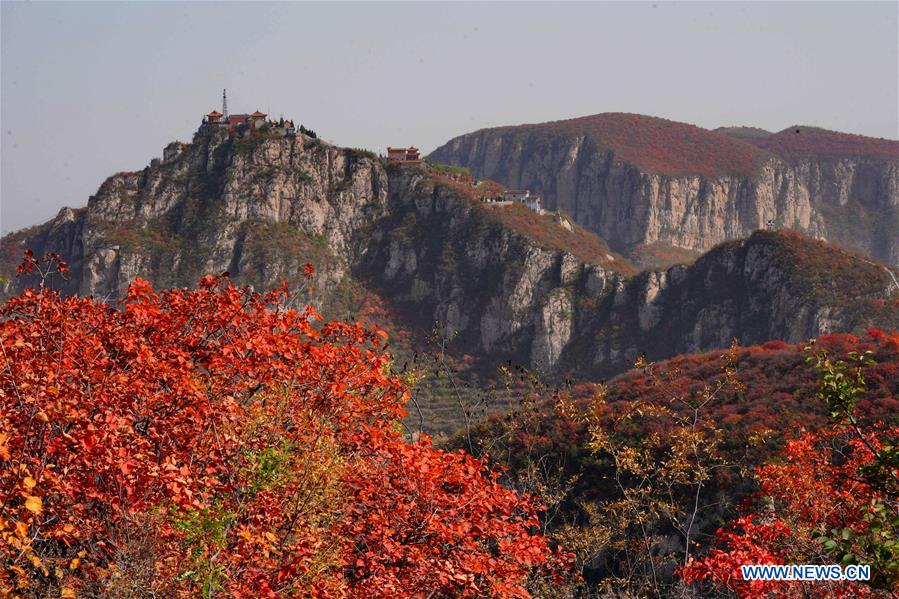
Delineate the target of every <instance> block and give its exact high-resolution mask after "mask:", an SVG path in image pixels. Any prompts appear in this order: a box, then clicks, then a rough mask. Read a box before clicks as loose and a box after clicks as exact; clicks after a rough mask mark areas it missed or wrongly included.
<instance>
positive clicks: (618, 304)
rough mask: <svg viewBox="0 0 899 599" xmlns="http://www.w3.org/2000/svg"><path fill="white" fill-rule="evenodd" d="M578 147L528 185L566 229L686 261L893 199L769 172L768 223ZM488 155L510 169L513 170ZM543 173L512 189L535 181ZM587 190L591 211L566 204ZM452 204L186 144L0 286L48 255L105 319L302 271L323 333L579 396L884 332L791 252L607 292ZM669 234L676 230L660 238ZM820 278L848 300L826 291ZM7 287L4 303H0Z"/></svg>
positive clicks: (885, 324)
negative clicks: (111, 305)
mask: <svg viewBox="0 0 899 599" xmlns="http://www.w3.org/2000/svg"><path fill="white" fill-rule="evenodd" d="M460 143H461V142H460ZM472 143H473V144H475V146H474V147H476V148H479V149H476V150H472V151H473V152H482V153H483V159H484V161H485V165H488V166H490V167H491V168H497V169H500V168H502V169H506V168H508V165H507V162H508V160H510V155H509V154H507V153H506V152H507V150H508V149H507V148H506V147H505V145H504V142H501V141H496V140H491V139H488V138H483V139H481V140H480V141H477V140H476V141H473V142H472ZM478 144H481V145H482V146H483V147H481V145H478ZM588 146H589V144H585V143H584V142H583V141H581V142H578V141H577V140H575V141H574V142H573V145H571V146H564V147H563V146H560V147H558V148H555V149H553V150H552V151H553V152H556V153H557V156H556V154H553V156H555V157H556V158H557V159H558V165H559V168H560V169H561V171H560V173H561V174H560V175H559V177H560V178H559V179H558V180H557V181H556V180H555V179H553V181H555V182H554V183H553V182H548V183H546V184H547V185H550V183H552V184H553V185H561V186H569V187H568V188H567V189H571V190H573V191H572V192H571V194H569V193H567V192H566V194H565V195H560V196H558V197H559V198H562V197H564V198H568V199H566V201H572V202H574V204H573V205H572V206H571V207H570V208H569V209H570V210H571V211H572V213H574V214H579V213H578V210H580V211H581V212H580V214H581V215H582V218H584V219H587V221H588V224H589V223H592V224H593V225H595V226H596V227H600V226H602V227H605V226H606V225H604V224H602V223H604V222H605V221H604V220H602V219H598V217H597V219H598V220H597V219H594V220H590V218H593V217H590V215H591V214H592V215H594V216H597V215H599V216H602V217H603V218H605V216H608V214H611V215H612V217H611V218H613V221H612V222H617V223H618V226H619V228H618V229H615V227H610V228H609V229H608V230H609V232H610V234H612V235H618V236H619V237H618V238H619V239H630V240H646V239H649V238H652V236H662V235H675V234H677V235H681V237H678V239H680V240H681V241H682V242H684V243H696V244H698V245H700V246H702V247H704V246H705V245H706V244H707V243H709V242H708V238H707V237H708V236H709V235H711V236H712V237H715V236H719V237H727V236H731V235H737V234H739V233H740V232H741V231H742V229H741V228H740V227H741V226H742V225H739V223H744V222H757V221H758V220H759V219H764V218H768V217H769V214H780V215H784V214H787V213H789V214H791V215H792V216H791V218H793V219H794V220H795V221H796V222H802V223H807V226H808V227H809V228H810V229H811V230H814V231H821V232H826V230H827V229H826V227H828V226H830V225H829V224H828V222H829V221H826V219H825V218H824V216H822V215H823V213H819V212H816V210H817V209H816V208H815V205H814V202H813V201H811V200H810V199H809V198H810V197H814V196H815V195H816V194H819V190H822V189H823V190H824V191H821V192H820V193H825V194H827V195H826V197H828V198H831V199H833V201H834V202H846V205H851V204H852V202H853V201H854V200H852V197H853V194H855V193H856V191H854V190H858V189H863V190H868V191H865V193H868V192H869V191H870V193H872V194H874V192H875V191H876V192H877V193H881V192H883V193H886V194H887V196H888V197H893V196H890V194H892V193H894V192H893V191H890V189H895V186H894V187H892V188H891V187H889V185H894V183H895V182H893V183H890V182H889V181H884V180H882V179H878V178H877V177H879V176H880V174H878V173H880V171H879V170H876V169H875V170H876V172H875V171H872V172H870V173H868V174H864V172H865V168H867V167H865V166H864V165H862V164H860V163H859V164H849V163H847V164H843V165H842V166H840V165H836V164H835V165H832V168H833V169H838V170H839V172H840V173H843V175H840V176H846V177H850V178H851V179H852V181H853V182H852V183H846V184H844V185H842V186H834V185H830V186H828V185H829V184H825V181H833V180H834V177H836V175H835V174H832V173H831V174H828V173H830V171H827V172H825V170H826V169H824V168H823V167H822V166H820V165H817V166H815V165H811V164H809V165H807V166H806V167H805V170H804V171H803V170H801V169H799V167H796V168H797V169H798V170H792V171H790V172H789V173H786V174H784V173H780V174H779V171H778V170H777V168H779V167H775V166H773V165H769V166H768V167H766V169H768V170H766V171H764V172H763V173H762V174H761V175H760V177H762V178H763V179H764V178H765V177H768V178H770V179H771V180H772V181H775V183H771V186H772V188H773V187H777V188H783V189H794V190H795V191H793V192H790V193H789V194H787V195H789V196H790V197H795V198H796V201H795V202H794V203H793V204H791V207H789V209H788V208H786V207H781V206H780V204H778V202H779V201H780V200H779V199H777V198H778V197H780V196H777V194H773V193H772V195H771V196H770V198H769V199H770V202H771V203H770V205H768V204H765V206H768V207H767V208H765V207H760V206H762V204H761V203H758V202H757V203H756V204H752V202H755V200H752V201H750V198H756V199H758V198H759V197H762V196H761V195H758V194H756V195H752V194H751V193H750V192H751V190H752V189H755V187H753V186H756V187H757V186H759V185H761V183H760V182H759V181H761V179H760V180H759V181H754V180H746V181H742V182H740V181H734V180H726V179H722V180H714V181H712V180H708V181H706V180H703V179H699V178H695V179H691V178H681V179H677V178H668V179H666V178H664V177H660V176H656V175H648V174H645V173H641V172H639V171H637V170H635V169H634V168H633V167H629V166H626V165H620V164H616V163H615V162H614V160H612V159H611V157H609V156H603V155H600V154H596V153H590V152H591V151H590V150H589V147H588ZM508 151H511V152H513V154H511V156H512V157H514V156H516V155H517V154H514V152H519V151H523V150H516V149H513V150H508ZM538 155H539V154H538ZM585 156H589V157H590V158H589V159H587V158H585ZM543 159H544V160H546V161H549V160H550V159H549V158H548V157H545V156H544V158H543ZM528 164H533V163H532V162H529V163H528ZM491 165H492V166H491ZM503 165H506V166H503ZM548 165H549V162H547V164H545V165H544V166H543V167H541V168H537V167H536V166H533V167H531V166H529V167H527V169H525V172H533V173H534V176H538V175H539V176H543V175H545V174H546V173H548V172H549V170H548V169H549V166H548ZM485 168H486V167H485ZM531 168H533V169H534V170H533V171H530V170H528V169H531ZM828 168H831V167H828ZM566 169H567V170H566ZM800 171H801V172H800ZM834 172H836V171H834ZM588 173H593V175H596V176H598V174H599V173H605V174H603V175H602V177H606V178H604V179H603V178H599V179H597V178H595V177H593V175H590V176H588ZM766 173H767V174H766ZM522 176H523V175H522ZM528 176H530V175H528ZM591 177H592V178H591ZM764 180H767V179H764ZM527 181H528V179H526V178H525V179H520V178H519V179H515V180H514V181H513V182H517V183H524V185H525V186H528V185H530V183H527ZM547 181H549V180H548V179H547ZM600 184H601V185H600ZM602 185H605V186H606V187H602ZM766 185H767V184H766ZM530 186H531V187H536V186H534V185H530ZM590 186H592V187H590ZM884 186H885V187H884ZM588 187H589V189H593V190H594V191H596V193H597V194H599V195H596V196H594V195H589V194H588V195H583V194H582V192H583V193H587V192H586V191H583V190H584V189H587V188H588ZM465 189H467V188H464V186H462V187H461V188H460V186H459V185H454V184H451V183H449V182H448V181H447V180H445V179H441V177H439V176H436V175H434V174H433V173H429V172H427V171H426V169H424V168H420V167H413V166H402V167H396V166H389V165H385V164H384V163H382V161H381V160H380V159H378V158H377V157H374V156H371V155H369V154H367V153H364V152H358V151H354V150H348V149H343V148H337V147H333V146H330V145H328V144H325V143H322V142H319V141H318V140H313V139H309V138H305V137H302V136H298V137H296V138H267V137H265V136H260V137H254V136H250V137H240V136H237V137H229V136H227V135H224V134H221V133H211V134H198V135H197V136H196V137H195V138H194V140H193V141H192V143H190V144H170V145H169V146H168V147H167V148H166V151H165V157H164V159H163V160H154V161H152V162H151V164H150V166H148V167H147V168H145V169H143V170H142V171H139V172H130V173H118V174H116V175H113V176H112V177H110V178H109V179H107V180H106V181H105V182H104V183H103V184H102V185H101V187H100V189H99V190H98V192H97V194H96V195H94V196H93V197H91V198H90V199H89V201H88V205H87V206H86V207H85V208H81V209H69V208H65V209H63V210H61V211H60V212H59V214H58V215H57V216H56V218H54V219H53V220H52V221H50V222H48V223H45V224H44V225H40V226H38V227H36V228H34V229H32V230H29V231H25V232H22V233H17V234H13V235H10V236H7V237H5V238H4V239H3V240H2V243H0V249H2V253H0V257H2V259H3V261H2V263H0V267H2V270H0V276H9V274H8V273H14V267H15V264H16V263H17V261H18V256H21V250H22V249H24V248H25V247H30V248H31V249H32V250H33V251H34V252H35V253H36V254H38V255H40V254H43V253H45V252H56V253H58V254H60V256H62V258H63V259H64V260H66V261H67V262H68V263H69V265H70V269H71V273H70V274H71V276H70V279H69V280H68V281H67V282H64V283H63V284H62V289H63V291H65V292H69V293H78V294H82V295H94V296H95V297H99V298H103V299H108V300H109V301H115V300H116V299H118V298H119V297H121V295H122V294H123V292H124V290H125V288H126V286H127V285H128V284H129V282H130V281H131V280H132V279H133V278H135V277H138V276H139V277H142V278H146V279H148V280H150V281H151V282H152V283H153V284H154V285H155V286H157V287H159V288H164V287H173V286H179V287H180V286H192V285H194V284H195V283H196V281H197V280H198V278H199V277H200V276H202V275H205V274H210V273H212V274H217V273H221V272H223V271H228V272H229V273H230V275H231V277H232V279H233V280H235V281H236V282H238V283H240V284H250V285H253V286H255V287H256V288H258V289H269V288H272V287H275V286H277V285H279V284H280V282H281V281H282V280H287V281H288V282H289V283H290V284H291V287H292V288H293V289H295V290H296V289H297V288H299V289H301V290H304V289H305V288H306V287H307V286H308V285H309V283H308V282H307V281H305V280H304V278H303V270H304V265H305V264H306V263H307V262H312V263H314V264H315V266H316V270H317V275H316V277H315V279H314V283H313V286H314V290H313V298H312V301H313V303H314V304H315V305H316V307H317V308H318V309H319V310H320V311H321V312H323V313H324V314H325V316H326V317H334V318H347V317H352V316H353V314H354V313H353V311H352V310H353V309H354V307H355V306H356V302H355V300H354V299H353V298H354V295H353V294H354V293H355V292H356V291H359V290H363V291H364V292H365V293H369V292H371V291H374V292H375V293H376V294H377V295H379V296H380V298H382V299H383V300H385V301H386V302H387V303H388V304H389V307H390V309H391V310H392V311H395V313H396V315H397V318H399V319H400V320H401V321H402V323H403V324H404V325H406V326H408V327H409V329H412V330H416V331H424V332H428V331H435V332H437V333H438V334H439V335H440V336H441V337H443V338H444V339H446V340H447V341H448V344H449V345H450V347H451V348H452V351H453V352H456V353H457V354H467V355H470V356H474V357H475V358H476V359H478V360H481V361H483V362H484V363H486V364H487V365H490V364H496V363H499V362H506V361H507V360H511V361H513V362H514V363H517V364H522V365H526V366H529V367H532V368H535V369H538V370H540V371H542V372H544V373H546V374H548V375H550V376H563V375H564V376H577V377H584V378H587V377H599V376H609V375H611V374H616V373H618V372H621V371H623V370H625V369H627V368H628V367H630V366H631V365H632V364H633V360H634V359H635V358H636V357H637V356H639V355H641V354H642V353H646V355H647V357H649V358H651V359H662V358H667V357H670V356H673V355H675V354H678V353H685V352H697V351H704V350H708V349H713V348H718V347H723V346H727V345H729V344H730V342H731V340H732V339H733V338H735V337H736V338H738V339H739V340H740V341H741V342H742V343H756V342H763V341H766V340H768V339H775V338H778V339H783V340H785V341H790V342H798V341H802V340H804V339H807V338H808V337H811V336H816V335H819V334H822V333H825V332H829V331H851V330H854V329H858V328H864V327H866V326H868V325H874V326H880V327H882V328H899V292H896V293H894V294H893V295H892V296H890V295H889V293H890V292H889V288H890V286H891V285H892V284H893V283H892V280H891V279H890V277H889V274H888V272H887V271H886V270H885V268H884V267H883V266H882V265H878V264H874V263H873V262H871V261H870V260H867V259H865V258H863V257H860V256H853V255H849V254H846V253H845V252H841V251H838V250H835V249H833V248H830V246H826V245H824V244H819V243H817V242H815V241H813V240H809V239H805V238H802V237H800V236H799V235H798V234H790V233H785V232H757V233H755V234H753V235H752V236H751V237H750V238H749V239H744V240H741V241H735V242H729V243H725V244H722V245H720V246H718V247H716V248H714V249H713V250H711V251H710V252H708V253H707V254H706V255H704V256H703V257H701V258H700V259H698V260H697V261H696V262H695V263H694V264H692V265H690V266H683V265H681V266H675V267H672V268H670V269H667V270H658V271H646V272H642V273H639V274H636V275H633V276H631V275H628V276H625V275H624V274H622V273H630V272H632V271H631V270H629V269H624V268H622V267H621V262H620V261H616V259H615V258H614V257H613V256H612V255H611V254H604V256H603V255H595V254H584V253H583V252H577V253H576V252H575V250H574V249H572V251H568V249H567V248H566V247H565V246H564V244H563V245H560V244H559V243H558V239H559V238H557V237H554V233H556V232H557V231H556V230H555V229H554V228H553V227H559V230H560V231H561V230H562V229H561V227H562V225H561V224H560V223H558V222H556V221H555V220H553V219H551V218H549V217H546V218H547V222H545V223H542V224H543V225H545V227H549V228H548V229H541V230H540V231H539V232H535V229H533V228H531V229H529V228H527V227H519V228H515V227H513V226H511V225H509V221H507V220H503V219H499V218H496V215H495V214H493V213H492V212H491V210H492V209H491V208H488V207H484V206H482V205H480V204H479V203H478V202H477V201H476V199H473V198H472V197H471V196H470V194H469V193H467V192H466V191H465ZM544 189H549V187H546V188H544ZM611 190H614V192H613V191H611ZM884 190H886V191H884ZM600 191H601V193H600ZM544 193H545V192H544ZM612 193H631V194H632V195H630V196H628V197H630V198H631V200H630V203H628V202H612V199H611V198H612V195H610V194H612ZM752 193H755V192H752ZM783 193H786V192H783ZM859 193H860V192H859ZM747 194H749V195H747ZM804 194H805V195H804ZM572 198H573V199H572ZM597 198H598V199H597ZM714 198H721V199H720V202H718V200H715V199H714ZM594 200H595V201H598V202H608V205H607V206H606V205H605V204H601V203H600V204H595V203H593V204H591V203H590V202H594ZM766 201H767V200H766ZM828 201H829V200H828ZM578 202H583V204H579V203H578ZM716 202H718V203H716ZM597 205H598V206H600V209H599V210H598V211H597V210H593V208H596V206H597ZM590 206H593V208H590ZM641 206H642V208H641ZM710 206H712V207H714V206H717V208H714V209H712V208H710ZM588 208H589V209H588ZM606 210H607V211H608V214H607V212H606ZM716 211H717V212H716ZM675 214H677V215H679V216H676V217H675V216H674V215H675ZM715 214H717V216H714V215H715ZM747 215H750V216H747ZM713 216H714V217H713ZM675 218H676V219H679V220H680V222H682V223H685V224H684V225H683V227H682V229H678V228H677V227H675V226H674V225H672V224H671V222H672V221H671V219H675ZM541 222H542V221H541ZM563 222H564V221H563ZM733 223H737V224H733ZM531 224H533V223H531ZM738 225H739V226H738ZM716 227H717V228H716ZM816 227H817V228H816ZM691 231H692V232H691ZM710 231H711V233H710ZM538 233H539V234H538ZM565 233H571V231H570V230H567V231H565ZM566 239H571V237H567V238H566ZM576 239H581V238H576ZM541 240H542V241H541ZM871 243H874V237H872V238H871ZM872 247H873V246H872ZM878 247H886V246H883V245H881V246H878ZM578 256H581V257H584V256H588V259H591V260H605V261H604V262H603V263H602V264H598V263H594V262H589V263H586V262H584V261H582V259H581V258H579V257H578ZM589 256H593V257H592V258H589ZM806 263H811V264H812V265H813V266H814V268H810V267H806V266H805V264H806ZM832 263H835V264H837V266H839V269H840V270H839V272H840V273H842V274H841V276H844V277H845V276H848V275H847V274H846V273H849V275H852V274H853V273H855V274H858V275H859V276H858V277H856V279H857V280H852V281H847V282H845V283H844V282H843V281H842V279H840V280H838V283H839V284H838V285H834V284H833V280H832V279H833V277H830V276H829V274H828V271H827V268H829V267H830V265H831V264H832ZM615 268H617V269H619V270H614V269H615ZM27 284H28V281H27V280H24V281H18V282H8V283H4V284H3V289H2V291H3V293H5V294H9V293H12V292H15V291H16V287H18V288H21V287H22V286H24V285H27ZM844 287H845V289H843V288H844ZM348 298H349V299H348ZM869 308H870V309H869Z"/></svg>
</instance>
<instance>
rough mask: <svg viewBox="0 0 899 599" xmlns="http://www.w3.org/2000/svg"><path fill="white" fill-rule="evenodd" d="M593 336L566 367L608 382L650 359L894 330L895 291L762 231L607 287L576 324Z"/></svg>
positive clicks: (885, 275)
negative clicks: (694, 258)
mask: <svg viewBox="0 0 899 599" xmlns="http://www.w3.org/2000/svg"><path fill="white" fill-rule="evenodd" d="M575 326H576V328H577V329H578V330H584V331H589V335H588V336H586V337H585V338H583V339H581V340H579V343H575V344H572V346H571V347H570V348H569V349H570V351H569V352H568V353H567V354H565V355H564V356H563V361H565V360H566V359H567V360H570V362H571V363H572V364H574V365H575V366H576V368H577V369H578V370H580V371H581V372H592V373H594V374H596V375H600V374H602V375H609V374H614V373H617V372H620V371H621V370H622V369H623V368H627V367H628V366H629V365H630V364H632V363H633V360H634V358H636V357H637V356H639V355H645V356H646V357H647V358H649V359H651V360H659V359H664V358H666V357H669V356H673V355H677V354H681V353H697V352H702V351H707V350H709V349H712V348H720V347H726V346H728V345H729V344H730V343H731V341H732V340H733V339H737V340H739V342H740V343H741V344H744V345H745V344H752V343H761V342H764V341H767V340H770V339H780V340H784V341H787V342H790V343H799V342H802V341H805V340H808V339H810V338H812V337H818V336H820V335H823V334H827V333H831V332H846V331H855V332H859V331H861V330H864V329H865V328H867V327H869V326H874V327H879V328H885V329H896V328H899V288H897V287H896V285H895V284H894V283H893V281H892V278H891V276H890V273H889V272H888V271H887V270H886V268H885V267H884V266H883V265H882V264H877V263H874V262H872V261H870V260H868V259H866V258H864V257H862V256H859V255H856V254H851V253H847V252H845V251H843V250H841V249H839V248H836V247H833V246H830V245H828V244H825V243H823V242H816V241H812V240H809V239H807V238H804V237H802V236H800V235H798V234H796V233H790V232H764V231H759V232H756V233H755V234H753V235H752V236H751V237H749V238H748V239H744V240H739V241H734V242H729V243H725V244H722V245H720V246H718V247H716V248H714V249H713V250H711V251H710V252H708V253H707V254H705V255H704V256H702V257H701V258H700V259H698V260H697V261H696V262H695V263H694V264H692V265H690V266H675V267H672V268H670V269H668V270H666V271H649V272H643V273H641V274H640V275H638V276H636V277H634V278H632V279H630V280H628V281H626V282H624V283H623V284H621V285H619V286H617V287H615V288H613V290H612V293H610V294H609V296H608V297H606V298H604V300H603V302H602V303H601V304H600V305H599V306H597V308H596V309H595V310H592V311H589V312H587V313H585V314H584V318H583V320H582V321H580V322H578V323H576V325H575Z"/></svg>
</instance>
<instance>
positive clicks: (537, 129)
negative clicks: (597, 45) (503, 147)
mask: <svg viewBox="0 0 899 599" xmlns="http://www.w3.org/2000/svg"><path fill="white" fill-rule="evenodd" d="M483 131H490V132H491V133H493V134H498V135H502V134H504V133H515V134H516V135H518V136H519V137H520V138H527V137H531V136H534V137H538V138H544V139H548V140H552V139H561V140H565V139H570V138H572V137H579V136H583V137H585V138H586V139H588V140H589V141H591V142H592V143H594V144H596V146H597V147H598V148H601V149H605V150H610V151H611V152H613V153H614V157H615V159H616V160H620V161H622V162H627V163H630V164H633V165H635V166H638V167H640V168H641V169H644V170H646V171H648V172H653V173H658V174H662V175H707V176H714V175H721V174H740V175H749V174H751V173H752V172H754V171H755V169H757V168H758V167H759V166H760V165H761V164H762V162H764V160H765V155H764V152H760V151H759V150H758V148H757V147H754V146H753V145H751V144H745V143H742V142H740V141H737V140H734V139H732V138H730V137H728V136H726V135H719V134H717V133H715V132H714V131H709V130H707V129H703V128H701V127H696V126H694V125H688V124H687V123H679V122H677V121H669V120H667V119H662V118H657V117H652V116H644V115H640V114H628V113H617V112H608V113H602V114H596V115H592V116H585V117H580V118H575V119H567V120H563V121H552V122H548V123H541V124H538V125H519V126H516V127H498V128H495V129H487V130H483V129H482V130H481V131H476V132H475V133H474V134H473V135H477V134H478V133H481V132H483Z"/></svg>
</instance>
